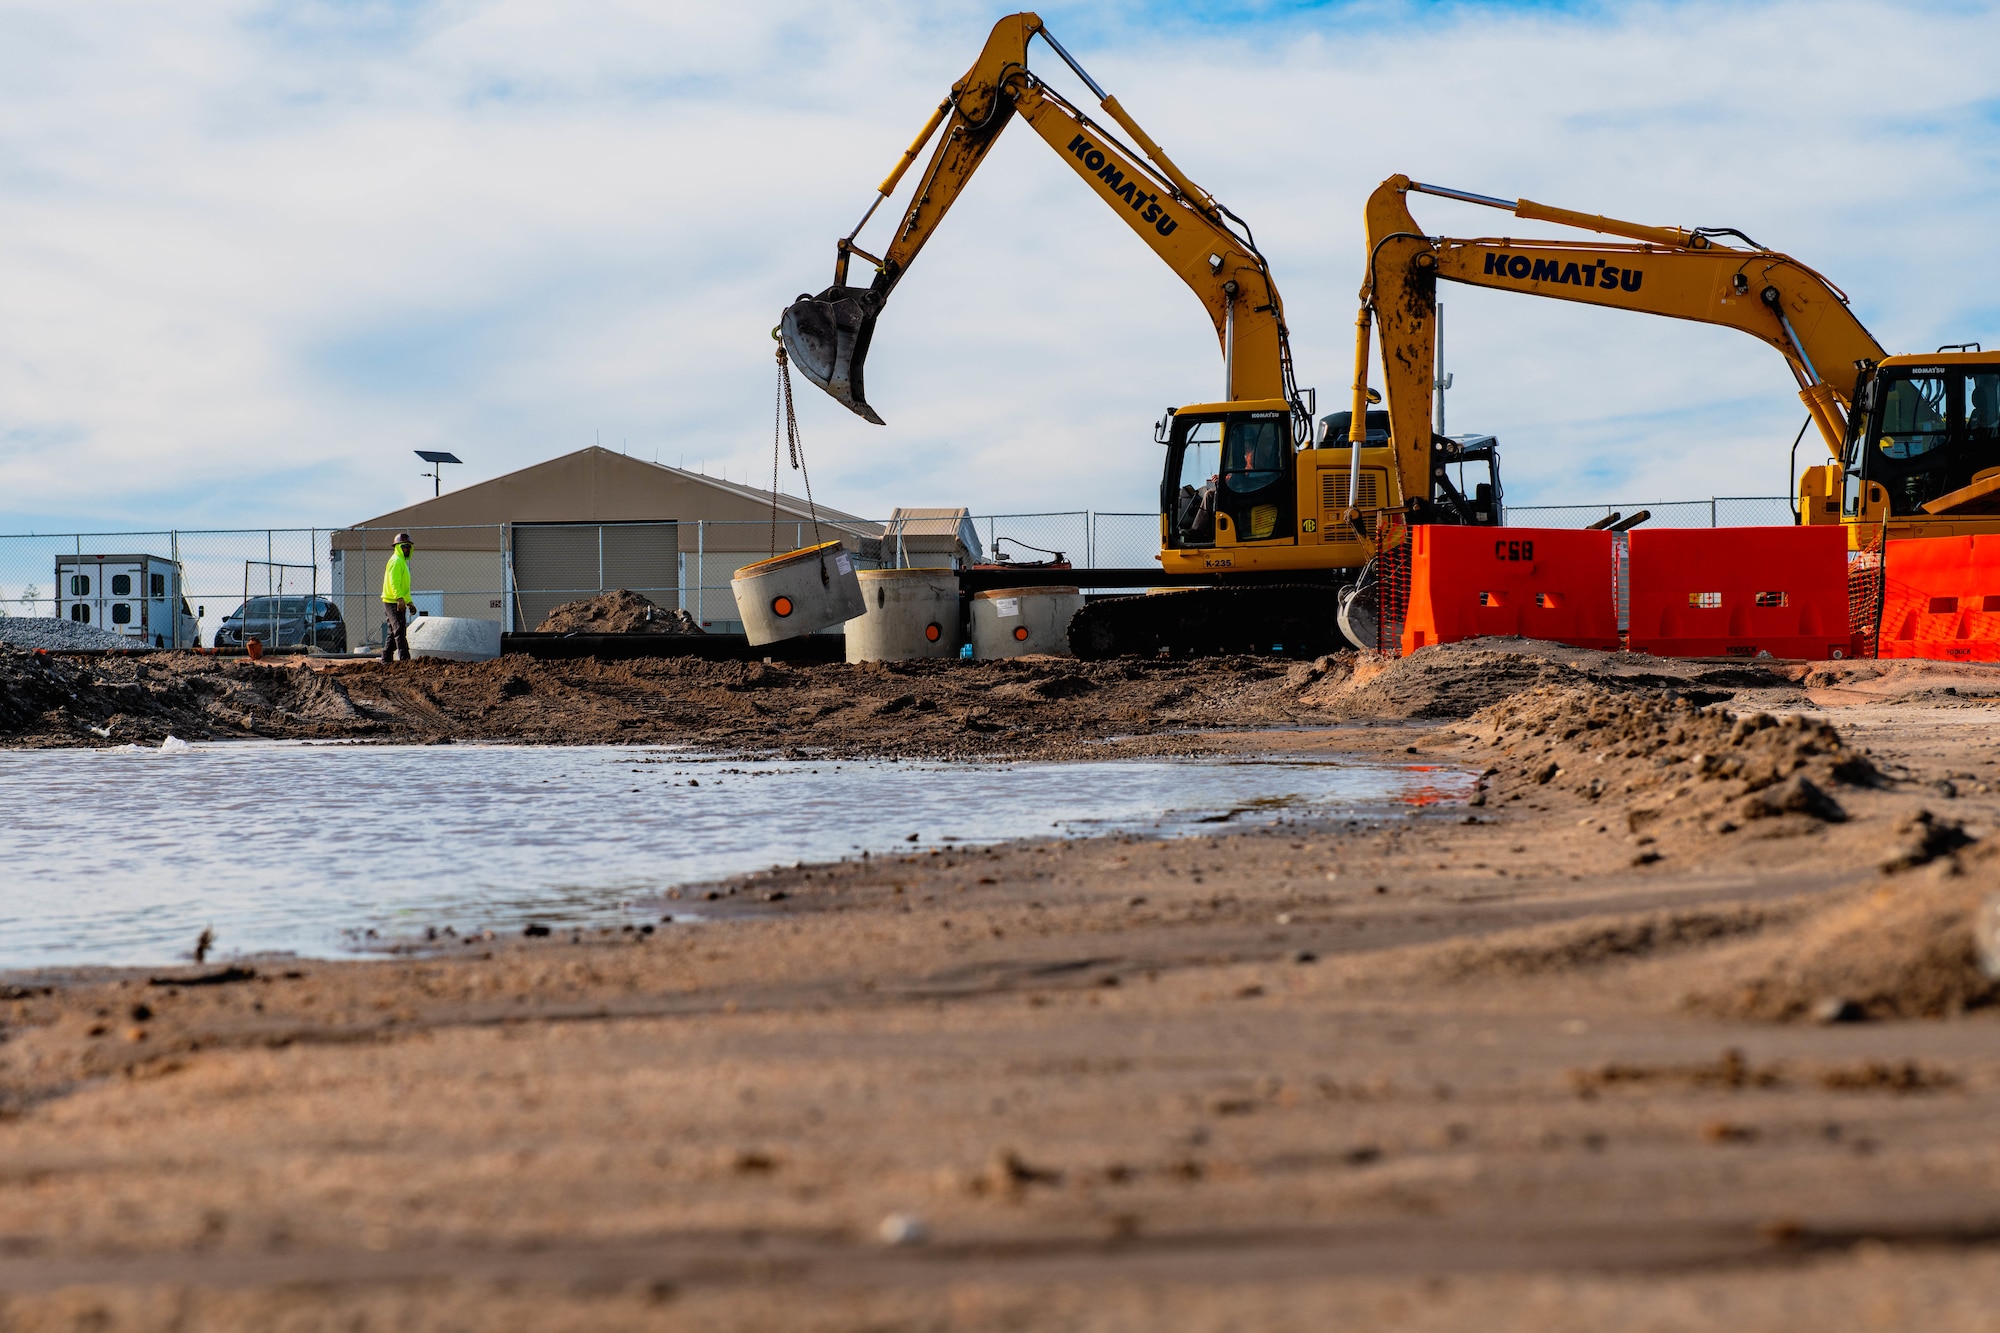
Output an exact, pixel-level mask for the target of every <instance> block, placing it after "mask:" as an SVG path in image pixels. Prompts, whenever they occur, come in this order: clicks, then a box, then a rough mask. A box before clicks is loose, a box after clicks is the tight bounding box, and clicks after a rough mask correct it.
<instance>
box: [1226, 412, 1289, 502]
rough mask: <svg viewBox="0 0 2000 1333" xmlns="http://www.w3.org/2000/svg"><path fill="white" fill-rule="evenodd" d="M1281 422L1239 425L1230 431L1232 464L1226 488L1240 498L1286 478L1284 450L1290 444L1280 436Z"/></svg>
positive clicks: (1227, 467) (1234, 425)
mask: <svg viewBox="0 0 2000 1333" xmlns="http://www.w3.org/2000/svg"><path fill="white" fill-rule="evenodd" d="M1279 424H1280V423H1279V422H1277V421H1275V420H1273V421H1239V422H1233V423H1231V424H1230V427H1229V449H1228V451H1227V457H1228V462H1227V464H1226V465H1225V466H1224V469H1223V473H1222V484H1223V485H1225V486H1227V487H1228V488H1229V489H1230V490H1232V491H1234V492H1235V493H1236V494H1238V495H1248V494H1250V493H1251V492H1252V491H1261V490H1263V489H1264V488H1265V487H1266V486H1269V485H1270V484H1271V483H1272V482H1274V481H1277V480H1279V479H1280V478H1282V477H1283V476H1284V475H1285V455H1284V449H1285V445H1286V443H1287V441H1284V440H1281V439H1280V437H1279V434H1278V426H1279Z"/></svg>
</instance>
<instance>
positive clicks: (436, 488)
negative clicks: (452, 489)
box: [416, 449, 461, 499]
mask: <svg viewBox="0 0 2000 1333" xmlns="http://www.w3.org/2000/svg"><path fill="white" fill-rule="evenodd" d="M416 454H417V457H418V458H421V459H423V460H424V461H425V462H426V463H429V464H430V465H431V470H430V471H429V472H426V473H424V474H423V475H425V476H426V477H429V478H430V479H431V498H432V499H436V498H437V497H438V496H440V495H443V494H444V481H443V479H442V478H441V476H440V475H439V474H440V473H442V472H443V470H444V469H443V468H441V467H440V466H439V464H441V463H457V462H460V461H461V460H460V459H459V457H458V455H457V454H447V453H444V452H442V451H440V450H437V449H419V450H417V451H416Z"/></svg>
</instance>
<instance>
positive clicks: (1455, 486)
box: [1430, 435, 1506, 528]
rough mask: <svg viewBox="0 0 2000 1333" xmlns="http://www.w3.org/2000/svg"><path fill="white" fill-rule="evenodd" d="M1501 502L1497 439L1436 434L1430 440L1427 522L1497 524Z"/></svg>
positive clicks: (1488, 525)
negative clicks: (1429, 504)
mask: <svg viewBox="0 0 2000 1333" xmlns="http://www.w3.org/2000/svg"><path fill="white" fill-rule="evenodd" d="M1468 469H1469V470H1470V476H1469V477H1468ZM1482 472H1483V473H1484V474H1485V476H1484V479H1483V480H1482V479H1481V475H1480V474H1481V473H1482ZM1503 503H1504V502H1503V501H1502V499H1501V494H1500V442H1499V441H1498V440H1496V439H1494V438H1493V437H1492V436H1491V435H1461V436H1458V437H1456V438H1447V437H1446V436H1443V435H1439V436H1437V437H1435V438H1434V439H1433V440H1432V441H1431V516H1430V521H1431V522H1433V523H1456V524H1459V525H1462V526H1465V527H1478V528H1497V527H1499V526H1500V521H1501V518H1502V517H1503V515H1504V514H1505V512H1506V511H1505V509H1504V507H1503Z"/></svg>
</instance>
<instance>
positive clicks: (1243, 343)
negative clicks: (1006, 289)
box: [779, 13, 1498, 657]
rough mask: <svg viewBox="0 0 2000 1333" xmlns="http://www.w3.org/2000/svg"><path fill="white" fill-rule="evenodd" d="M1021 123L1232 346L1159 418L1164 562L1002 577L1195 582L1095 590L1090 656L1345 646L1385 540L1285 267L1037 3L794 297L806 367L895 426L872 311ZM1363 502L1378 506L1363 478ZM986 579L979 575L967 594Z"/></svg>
mask: <svg viewBox="0 0 2000 1333" xmlns="http://www.w3.org/2000/svg"><path fill="white" fill-rule="evenodd" d="M1036 37H1040V38H1041V39H1042V40H1043V41H1045V42H1046V43H1047V44H1048V46H1049V47H1050V49H1051V50H1053V51H1054V52H1055V53H1056V55H1057V56H1059V57H1060V58H1061V59H1062V60H1063V62H1064V63H1065V64H1067V65H1068V66H1069V68H1070V70H1071V71H1072V72H1073V73H1074V74H1075V75H1076V76H1077V77H1078V78H1079V79H1081V80H1082V81H1083V83H1084V84H1085V85H1086V86H1087V87H1088V88H1089V89H1090V91H1091V92H1092V94H1094V95H1095V96H1096V97H1097V99H1098V103H1099V105H1100V107H1101V108H1102V110H1103V112H1104V114H1105V116H1106V117H1108V119H1109V120H1110V122H1111V124H1110V125H1104V124H1100V123H1098V122H1097V121H1096V120H1094V119H1093V118H1092V117H1091V116H1090V115H1088V114H1087V113H1085V112H1084V111H1083V110H1082V109H1080V108H1079V107H1077V106H1075V105H1074V104H1072V103H1071V102H1069V101H1067V100H1066V99H1065V98H1063V97H1062V96H1061V95H1060V94H1058V93H1057V92H1056V91H1055V90H1054V89H1052V88H1050V87H1049V85H1048V84H1047V83H1045V82H1044V81H1043V80H1042V79H1041V78H1040V77H1038V76H1037V75H1036V74H1034V73H1033V72H1032V71H1030V70H1029V68H1028V64H1027V61H1028V44H1029V42H1030V41H1031V40H1032V39H1034V38H1036ZM1016 117H1019V118H1020V119H1021V120H1023V121H1025V122H1026V123H1027V124H1028V125H1029V126H1030V127H1031V128H1033V129H1034V131H1035V132H1036V133H1037V134H1038V135H1040V136H1041V138H1042V140H1043V142H1045V143H1047V144H1048V146H1049V147H1050V148H1052V149H1054V150H1055V152H1056V155H1057V156H1058V157H1059V158H1060V159H1061V160H1062V161H1063V162H1064V163H1066V164H1067V165H1068V166H1069V167H1070V169H1071V170H1073V171H1074V172H1075V173H1076V174H1077V176H1078V177H1079V178H1080V179H1081V180H1082V181H1083V182H1084V184H1085V185H1086V186H1088V187H1089V188H1090V189H1091V190H1092V191H1093V192H1094V193H1095V194H1096V195H1097V197H1098V198H1099V199H1100V200H1102V201H1103V202H1104V203H1105V204H1106V205H1108V206H1109V207H1110V208H1111V209H1112V210H1113V211H1114V212H1115V213H1116V214H1117V215H1118V216H1119V217H1120V218H1122V219H1123V220H1124V222H1125V224H1126V225H1127V226H1129V227H1130V228H1131V229H1132V231H1133V232H1134V233H1135V234H1137V235H1138V237H1139V238H1140V239H1141V240H1143V241H1144V242H1145V243H1146V245H1147V246H1149V247H1150V248H1151V249H1152V251H1153V253H1154V254H1156V255H1158V256H1159V258H1160V259H1161V260H1162V261H1164V262H1165V263H1166V264H1167V266H1168V267H1169V268H1171V269H1172V270H1173V271H1174V273H1175V274H1176V275H1177V276H1178V277H1179V278H1180V279H1181V281H1182V282H1184V283H1185V284H1187V286H1188V288H1189V289H1190V290H1192V291H1193V292H1194V294H1195V296H1196V298H1197V299H1199V300H1200V301H1201V303H1202V306H1203V308H1204V310H1205V311H1206V312H1207V316H1208V319H1209V321H1210V323H1211V324H1212V325H1213V327H1214V329H1215V336H1216V339H1217V342H1218V344H1219V347H1220V350H1221V353H1222V365H1223V376H1222V390H1223V392H1222V394H1221V395H1220V396H1219V397H1218V398H1214V399H1209V400H1204V401H1198V402H1195V403H1191V404H1188V405H1184V406H1179V407H1170V408H1168V409H1167V411H1166V414H1165V415H1164V416H1163V417H1162V418H1161V420H1160V421H1159V423H1158V425H1157V426H1156V427H1155V429H1154V439H1155V441H1156V442H1157V443H1158V444H1159V445H1161V446H1163V447H1164V449H1165V452H1166V458H1165V467H1164V470H1163V475H1162V479H1161V485H1160V542H1161V550H1160V555H1159V557H1158V559H1159V566H1160V567H1159V568H1157V569H1097V570H1073V569H1065V570H1061V571H1047V572H1046V573H1045V574H1044V575H1040V576H1037V575H1033V574H1031V573H1030V572H1029V571H1025V570H1020V569H1014V570H1008V571H1004V572H998V573H996V574H994V575H993V576H992V579H993V581H999V580H1003V579H1004V580H1005V581H1007V582H1013V583H1019V582H1023V581H1026V580H1028V579H1031V578H1033V577H1043V578H1045V580H1046V581H1061V582H1065V583H1076V584H1080V585H1082V586H1084V587H1094V588H1119V587H1124V588H1144V587H1150V588H1178V589H1182V590H1181V591H1175V592H1169V593H1165V594H1163V595H1155V596H1148V597H1124V598H1110V599H1100V600H1094V601H1092V602H1091V603H1090V605H1089V606H1087V607H1086V608H1085V610H1084V611H1083V612H1082V613H1080V614H1079V615H1078V617H1077V619H1076V621H1075V622H1074V623H1073V624H1072V625H1071V633H1070V638H1071V643H1072V646H1073V647H1074V648H1075V649H1076V650H1077V651H1078V652H1079V653H1080V654H1082V655H1084V656H1093V657H1094V656H1109V655H1112V654H1119V653H1142V654H1151V653H1157V652H1161V651H1169V652H1174V651H1179V652H1214V651H1228V650H1237V649H1253V650H1260V651H1270V650H1273V649H1278V648H1282V649H1283V650H1284V651H1286V652H1316V651H1324V650H1325V649H1326V648H1328V647H1332V646H1336V645H1337V644H1338V642H1339V635H1338V631H1337V630H1336V629H1335V628H1334V610H1335V598H1336V594H1337V592H1338V589H1339V588H1340V587H1341V586H1343V585H1344V584H1345V583H1347V582H1350V581H1351V580H1352V578H1353V577H1354V575H1355V573H1356V572H1357V571H1358V570H1359V568H1360V567H1361V566H1362V564H1363V563H1364V562H1365V561H1366V560H1367V558H1368V556H1369V555H1370V554H1371V552H1372V546H1371V545H1370V544H1369V543H1368V542H1367V541H1364V540H1363V539H1362V538H1361V536H1360V534H1359V533H1358V532H1357V530H1356V528H1355V526H1354V525H1353V524H1352V523H1351V522H1350V521H1349V520H1350V518H1351V511H1350V509H1349V490H1348V487H1349V483H1350V478H1349V476H1348V474H1347V471H1346V469H1345V467H1344V466H1338V467H1337V466H1336V463H1337V462H1338V459H1336V457H1335V456H1334V455H1333V453H1331V452H1329V451H1326V450H1322V449H1320V448H1318V447H1316V442H1315V440H1314V421H1313V415H1314V406H1313V402H1314V396H1313V392H1312V390H1310V389H1302V388H1300V387H1299V386H1298V383H1297V380H1296V377H1295V375H1294V373H1293V367H1292V355H1291V343H1290V338H1289V334H1288V331H1287V329H1286V326H1285V307H1284V302H1283V301H1282V300H1281V299H1280V297H1279V295H1278V287H1277V283H1276V281H1275V280H1274V279H1273V277H1272V275H1271V266H1270V263H1269V262H1268V261H1267V260H1266V259H1265V257H1264V255H1263V253H1262V252H1261V251H1260V250H1259V249H1258V247H1257V243H1256V241H1255V239H1254V237H1253V236H1252V234H1251V231H1250V228H1249V227H1248V226H1247V225H1245V224H1244V222H1243V220H1242V219H1241V218H1239V217H1237V216H1236V214H1234V213H1232V212H1230V211H1229V209H1227V208H1226V207H1224V206H1223V205H1222V204H1221V203H1220V202H1219V201H1218V200H1217V199H1216V198H1215V196H1214V195H1212V194H1210V193H1209V192H1208V191H1206V190H1204V189H1202V188H1201V187H1200V186H1198V185H1196V184H1195V183H1194V182H1193V181H1191V180H1189V179H1188V177H1187V176H1186V174H1185V173H1183V172H1182V171H1181V169H1180V168H1179V167H1178V166H1176V165H1175V164H1174V162H1173V161H1172V160H1171V159H1170V158H1168V156H1167V155H1166V153H1165V152H1164V151H1163V150H1162V149H1161V148H1160V146H1159V144H1157V143H1155V142H1154V141H1153V139H1152V137H1151V136H1150V135H1148V134H1147V133H1146V132H1145V131H1144V130H1143V129H1141V128H1140V127H1139V125H1138V124H1137V122H1135V121H1134V120H1133V119H1132V117H1131V116H1130V115H1128V114H1127V113H1126V111H1125V110H1124V108H1123V107H1121V106H1120V105H1119V103H1118V99H1117V98H1115V97H1112V96H1111V95H1110V94H1108V93H1106V92H1105V91H1104V89H1103V88H1101V87H1100V86H1099V85H1098V84H1097V82H1096V81H1095V80H1093V79H1092V78H1091V77H1090V75H1089V74H1088V73H1086V72H1085V71H1084V69H1083V67H1082V66H1081V65H1080V64H1078V63H1077V61H1076V60H1075V59H1074V58H1073V57H1072V56H1071V55H1070V54H1069V52H1068V51H1066V50H1064V49H1063V47H1062V46H1061V44H1060V43H1058V42H1057V41H1056V39H1055V38H1054V36H1052V35H1051V34H1050V33H1049V31H1048V29H1047V27H1046V26H1045V25H1044V24H1043V23H1042V21H1041V19H1040V18H1039V17H1037V16H1036V15H1034V14H1032V13H1023V14H1014V15H1011V16H1009V17H1007V18H1005V19H1002V20H1001V21H1000V22H999V23H998V24H996V25H995V26H994V28H993V31H992V34H991V35H990V36H989V37H988V39H987V42H986V46H985V49H984V50H982V51H981V52H980V54H979V58H978V59H977V60H976V61H974V62H973V64H972V67H971V68H970V69H969V70H967V71H966V73H965V76H964V77H963V78H961V79H959V80H958V81H957V82H956V83H954V84H953V85H952V87H951V91H950V93H949V94H948V95H947V96H946V97H945V98H944V99H943V100H942V101H940V102H939V103H938V105H937V108H936V110H934V111H933V112H932V113H931V116H930V119H929V121H928V122H927V123H926V124H925V126H924V128H923V130H922V132H921V133H919V134H918V135H917V137H916V140H915V141H914V142H913V143H911V145H910V147H909V149H908V150H907V151H906V152H905V153H904V154H903V156H902V158H901V159H900V160H899V161H898V162H897V163H896V166H895V168H894V169H893V170H892V171H891V172H890V173H889V175H888V177H887V179H885V180H884V181H883V182H882V184H881V185H880V186H879V187H878V189H877V192H876V199H875V201H874V203H872V204H871V205H870V206H869V208H868V211H867V213H866V214H865V215H863V217H862V219H861V221H860V223H858V224H856V226H855V228H854V230H853V231H852V232H850V233H848V234H847V235H846V236H845V237H843V238H841V239H840V240H839V241H838V242H837V244H836V246H835V258H834V274H833V284H832V285H831V286H829V287H827V288H826V289H825V290H824V291H821V292H819V293H818V294H817V295H810V294H808V295H802V296H800V297H799V299H798V300H797V301H796V302H794V303H793V304H792V305H791V306H789V307H788V308H787V309H786V310H785V312H784V314H783V316H782V319H781V322H780V325H779V333H780V336H781V337H782V338H783V340H784V344H785V348H786V351H787V354H788V356H789V357H790V359H791V363H792V364H793V365H795V366H797V367H798V368H799V370H800V372H801V373H802V374H804V375H805V376H806V377H807V378H808V379H810V380H812V381H813V383H815V384H817V385H819V386H820V387H821V388H822V389H825V390H826V391H827V392H828V393H829V394H831V395H832V396H833V397H834V398H835V399H837V400H838V401H839V402H841V403H843V404H845V405H846V406H847V407H848V408H850V409H851V410H853V411H854V412H855V413H857V414H858V415H860V416H862V417H863V418H865V419H866V420H868V421H871V422H874V423H876V424H878V425H879V424H881V423H882V418H881V417H880V416H879V415H878V414H877V413H876V411H875V409H874V407H873V406H871V405H870V404H869V402H868V399H867V395H866V392H865V388H864V376H863V363H864V361H865V359H866V357H867V354H868V346H869V342H870V339H871V337H872V335H873V332H874V328H875V322H876V320H877V318H878V317H879V316H880V314H881V312H882V309H883V307H884V305H885V304H886V303H887V302H888V300H889V297H890V294H891V293H892V292H894V290H895V289H896V285H897V284H898V283H899V282H901V281H902V280H903V278H904V277H905V276H907V274H908V272H909V269H910V265H911V263H912V262H913V261H914V260H915V259H916V257H917V254H918V252H919V251H920V250H921V249H922V248H923V246H924V244H925V242H927V241H928V240H929V239H930V237H931V236H932V235H933V234H934V233H935V232H936V231H937V229H938V227H939V225H940V224H941V223H942V222H943V220H944V217H945V215H946V213H947V212H948V211H949V210H950V208H951V206H952V205H953V203H955V202H956V201H957V199H958V198H959V196H960V194H961V193H963V191H964V189H965V187H966V184H967V183H968V182H969V181H970V180H971V178H972V175H973V173H974V172H975V171H977V170H978V168H979V166H980V164H981V163H982V162H983V161H984V160H985V158H986V155H987V153H988V152H989V151H991V149H992V147H993V144H994V142H995V140H996V139H997V138H998V137H999V135H1000V133H1001V131H1002V130H1004V129H1005V128H1006V127H1007V126H1008V125H1009V124H1010V123H1012V121H1013V120H1014V119H1015V118H1016ZM1121 134H1122V135H1123V136H1124V138H1121V137H1120V136H1121ZM933 138H936V140H937V142H936V145H935V147H933V148H932V149H931V153H930V156H929V158H928V160H927V161H926V162H925V164H924V166H923V168H922V170H921V172H920V173H919V175H918V178H917V183H916V185H915V187H914V189H913V190H912V192H911V195H910V201H909V203H908V205H907V206H906V208H905V209H904V211H903V214H902V217H901V218H900V220H899V221H898V222H897V223H896V225H895V230H894V233H893V234H892V236H891V237H890V239H889V242H888V244H887V245H886V246H883V247H882V253H881V254H880V255H879V256H877V255H874V254H870V253H869V252H868V251H866V250H863V249H862V248H861V247H860V246H859V245H858V244H856V238H857V237H859V235H860V234H861V229H862V228H863V227H865V226H866V225H867V224H868V222H869V220H870V218H872V217H873V216H874V214H875V211H876V209H877V208H879V207H880V206H881V204H882V203H883V202H884V201H885V200H887V199H889V198H890V197H891V196H892V195H893V194H894V193H895V192H896V190H897V187H898V185H899V184H900V183H901V181H902V180H903V177H904V175H905V173H906V172H907V171H908V170H909V169H910V168H911V167H912V166H913V165H914V164H915V163H916V161H917V159H918V157H919V156H920V155H921V154H922V153H923V151H924V149H925V147H926V145H928V144H929V143H930V142H931V140H932V139H933ZM1126 138H1129V140H1130V141H1131V142H1130V144H1129V145H1128V144H1127V143H1126V142H1125V139H1126ZM1132 145H1136V147H1134V146H1132ZM856 258H859V259H861V260H863V261H864V262H866V263H868V264H871V265H873V267H874V276H873V278H872V280H871V281H869V282H868V284H867V285H865V286H856V285H850V283H849V280H848V276H849V269H850V266H851V262H852V261H853V260H854V259H856ZM1340 424H1342V425H1344V422H1342V423H1340ZM1409 493H1410V492H1408V491H1407V490H1406V491H1404V492H1403V494H1409ZM1424 495H1425V497H1427V498H1428V497H1429V496H1430V495H1431V492H1430V491H1429V490H1426V491H1425V492H1424ZM1356 498H1357V499H1359V500H1361V501H1363V502H1365V503H1368V504H1378V503H1380V502H1381V499H1380V497H1378V496H1374V495H1371V494H1370V493H1369V492H1367V491H1366V489H1365V487H1364V489H1363V490H1362V491H1361V492H1359V493H1358V494H1357V496H1356ZM1398 502H1400V497H1399V501H1398ZM1432 512H1433V514H1434V515H1435V517H1436V518H1437V519H1438V520H1440V521H1449V520H1451V519H1457V520H1459V521H1482V520H1481V518H1480V513H1481V512H1482V511H1478V510H1476V509H1475V508H1474V506H1473V505H1471V504H1470V503H1469V502H1467V501H1465V499H1464V497H1461V496H1458V495H1457V494H1456V493H1455V492H1449V493H1446V494H1443V495H1442V496H1441V503H1439V504H1437V505H1434V506H1432ZM1483 513H1484V514H1485V517H1484V519H1483V521H1486V522H1494V521H1497V519H1498V508H1497V505H1494V504H1490V503H1489V504H1488V505H1487V506H1486V509H1485V510H1484V511H1483ZM976 583H977V580H976V579H974V578H972V576H968V582H967V586H968V587H969V588H970V587H973V586H974V585H975V584H976Z"/></svg>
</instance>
